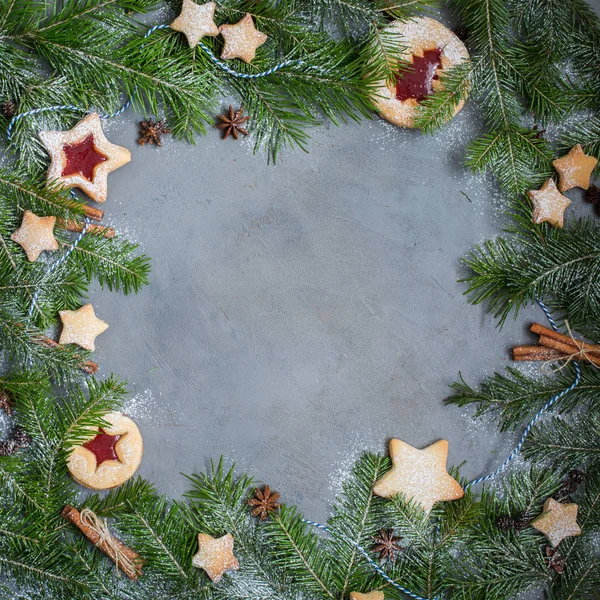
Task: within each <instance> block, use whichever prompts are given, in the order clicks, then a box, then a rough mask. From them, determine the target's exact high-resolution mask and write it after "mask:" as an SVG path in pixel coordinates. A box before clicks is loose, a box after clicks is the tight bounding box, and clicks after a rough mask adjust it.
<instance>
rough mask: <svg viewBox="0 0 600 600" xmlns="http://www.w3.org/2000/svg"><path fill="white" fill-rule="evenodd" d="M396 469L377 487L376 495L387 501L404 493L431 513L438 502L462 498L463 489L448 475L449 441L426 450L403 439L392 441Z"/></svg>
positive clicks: (393, 460)
mask: <svg viewBox="0 0 600 600" xmlns="http://www.w3.org/2000/svg"><path fill="white" fill-rule="evenodd" d="M390 457H391V459H392V469H391V471H389V472H388V473H386V474H385V475H384V476H383V477H382V478H381V479H380V480H379V481H378V482H377V483H376V484H375V486H374V487H373V492H375V494H377V495H378V496H382V497H383V498H391V497H392V496H395V495H396V494H400V493H402V494H404V496H405V498H406V499H407V500H414V501H415V502H416V503H417V504H419V505H420V506H421V507H422V508H423V510H424V511H425V512H427V513H428V512H430V511H431V509H432V508H433V505H434V504H435V503H436V502H441V501H443V500H457V499H458V498H462V497H463V495H464V493H465V492H464V490H463V488H462V486H461V485H460V484H459V483H458V481H456V479H454V478H453V477H451V476H450V475H449V474H448V471H447V470H446V460H447V458H448V442H447V441H446V440H440V441H439V442H435V444H431V446H427V448H424V449H423V450H419V449H417V448H413V447H412V446H411V445H409V444H407V443H406V442H403V441H402V440H391V441H390Z"/></svg>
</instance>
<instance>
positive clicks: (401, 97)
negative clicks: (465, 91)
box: [374, 17, 469, 127]
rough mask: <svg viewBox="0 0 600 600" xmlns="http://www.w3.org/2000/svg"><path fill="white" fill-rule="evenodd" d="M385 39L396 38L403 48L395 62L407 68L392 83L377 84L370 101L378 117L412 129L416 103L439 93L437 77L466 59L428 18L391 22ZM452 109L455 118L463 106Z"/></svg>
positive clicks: (463, 51) (457, 45)
mask: <svg viewBox="0 0 600 600" xmlns="http://www.w3.org/2000/svg"><path fill="white" fill-rule="evenodd" d="M384 33H385V34H386V35H393V36H395V37H397V38H398V45H399V46H400V47H401V48H403V49H404V50H403V52H402V53H401V54H400V55H399V58H400V59H402V60H406V61H408V62H409V63H410V67H409V68H407V69H406V70H404V71H402V72H401V73H398V75H397V76H396V79H395V81H381V82H380V83H379V85H378V88H377V90H376V95H375V97H374V99H375V103H376V105H377V110H378V111H379V113H380V114H381V116H382V117H383V118H384V119H386V120H388V121H389V122H390V123H393V124H394V125H398V126H399V127H415V117H416V115H417V109H418V107H419V104H420V102H422V101H423V100H424V99H425V98H427V96H429V95H430V94H432V93H433V92H435V91H438V90H441V89H443V85H442V83H441V81H440V74H441V73H443V72H444V71H448V70H449V69H451V68H452V67H455V66H457V65H459V64H460V63H462V62H463V61H465V60H468V59H469V52H468V51H467V48H466V47H465V45H464V44H463V43H462V42H461V40H460V39H458V37H457V36H456V35H455V34H454V33H453V32H452V31H450V30H449V29H448V28H447V27H444V25H442V24H441V23H439V22H438V21H435V20H434V19H430V18H429V17H420V18H417V19H411V20H409V21H393V22H392V23H390V24H389V25H387V26H386V27H385V28H384ZM464 103H465V101H464V100H462V101H461V102H459V103H458V104H457V105H456V108H455V110H454V114H455V115H456V114H457V113H458V112H459V111H460V110H461V109H462V107H463V106H464Z"/></svg>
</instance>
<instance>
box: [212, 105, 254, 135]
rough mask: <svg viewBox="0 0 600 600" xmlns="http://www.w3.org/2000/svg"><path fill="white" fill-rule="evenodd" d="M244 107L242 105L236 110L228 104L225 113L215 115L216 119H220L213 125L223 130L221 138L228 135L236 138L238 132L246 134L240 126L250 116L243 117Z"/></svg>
mask: <svg viewBox="0 0 600 600" xmlns="http://www.w3.org/2000/svg"><path fill="white" fill-rule="evenodd" d="M243 114H244V107H243V106H242V107H241V108H240V109H239V110H238V111H234V110H233V106H231V104H230V105H229V111H228V112H227V114H225V115H217V119H219V121H221V122H220V123H217V124H216V125H215V127H216V128H217V129H222V130H223V139H224V140H226V139H227V138H228V137H229V136H230V135H231V136H232V137H233V138H234V139H236V140H237V139H238V137H239V134H240V133H241V134H243V135H248V132H247V131H246V130H245V129H244V128H243V127H242V125H243V124H244V123H245V122H246V121H248V120H249V119H250V117H244V116H243Z"/></svg>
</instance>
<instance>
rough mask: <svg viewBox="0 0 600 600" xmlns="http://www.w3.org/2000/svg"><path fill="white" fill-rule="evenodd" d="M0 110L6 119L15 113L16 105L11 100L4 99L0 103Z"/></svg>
mask: <svg viewBox="0 0 600 600" xmlns="http://www.w3.org/2000/svg"><path fill="white" fill-rule="evenodd" d="M0 112H2V114H3V115H4V116H5V117H6V118H7V119H12V118H13V117H14V116H15V115H16V114H17V105H16V104H15V103H14V102H13V101H12V100H5V101H4V102H1V103H0Z"/></svg>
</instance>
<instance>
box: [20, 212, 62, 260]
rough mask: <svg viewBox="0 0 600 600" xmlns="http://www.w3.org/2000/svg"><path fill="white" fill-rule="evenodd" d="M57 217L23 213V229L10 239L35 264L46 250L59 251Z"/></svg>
mask: <svg viewBox="0 0 600 600" xmlns="http://www.w3.org/2000/svg"><path fill="white" fill-rule="evenodd" d="M55 223H56V217H38V216H37V215H35V214H33V213H32V212H31V211H30V210H26V211H25V212H24V213H23V220H22V221H21V227H19V229H17V230H16V231H15V232H14V233H13V234H12V235H11V236H10V239H11V240H12V241H13V242H16V243H17V244H19V246H21V247H22V248H23V250H25V254H26V255H27V260H29V261H31V262H34V261H36V260H37V259H38V258H39V256H40V254H41V253H42V252H43V251H44V250H58V242H57V241H56V238H55V237H54V224H55Z"/></svg>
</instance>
